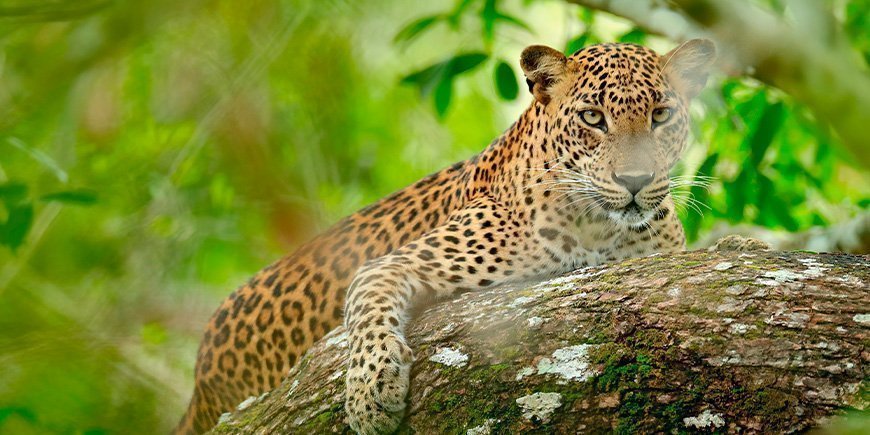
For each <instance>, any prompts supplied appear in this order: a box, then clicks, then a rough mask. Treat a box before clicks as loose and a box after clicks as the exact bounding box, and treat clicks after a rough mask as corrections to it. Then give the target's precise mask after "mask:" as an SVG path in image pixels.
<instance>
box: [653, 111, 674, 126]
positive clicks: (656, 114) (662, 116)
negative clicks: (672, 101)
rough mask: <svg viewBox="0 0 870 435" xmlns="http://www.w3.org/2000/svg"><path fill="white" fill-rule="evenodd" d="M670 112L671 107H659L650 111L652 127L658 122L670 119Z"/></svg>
mask: <svg viewBox="0 0 870 435" xmlns="http://www.w3.org/2000/svg"><path fill="white" fill-rule="evenodd" d="M671 112H672V111H671V109H669V108H667V107H659V108H658V109H655V110H653V112H652V122H653V127H655V126H657V125H659V124H664V123H665V122H668V120H669V119H671Z"/></svg>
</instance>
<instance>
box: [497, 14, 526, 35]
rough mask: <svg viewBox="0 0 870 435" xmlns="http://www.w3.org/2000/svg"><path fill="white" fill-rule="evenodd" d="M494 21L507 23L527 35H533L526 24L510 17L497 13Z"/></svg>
mask: <svg viewBox="0 0 870 435" xmlns="http://www.w3.org/2000/svg"><path fill="white" fill-rule="evenodd" d="M496 19H498V20H501V21H504V22H507V23H509V24H513V25H514V26H517V27H519V28H521V29H523V30H525V31H527V32H529V33H534V31H533V30H532V28H531V27H530V26H529V25H528V24H526V23H525V22H524V21H522V20H520V19H519V18H517V17H514V16H512V15H508V14H502V13H499V14H498V16H496Z"/></svg>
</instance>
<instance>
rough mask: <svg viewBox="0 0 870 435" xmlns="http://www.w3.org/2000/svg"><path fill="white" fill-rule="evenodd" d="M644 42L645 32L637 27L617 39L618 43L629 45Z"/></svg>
mask: <svg viewBox="0 0 870 435" xmlns="http://www.w3.org/2000/svg"><path fill="white" fill-rule="evenodd" d="M645 41H646V32H644V31H643V30H641V29H640V28H638V27H635V28H633V29H631V30H630V31H629V32H628V33H626V34H624V35H622V36H620V37H619V42H625V43H631V44H643V43H644V42H645Z"/></svg>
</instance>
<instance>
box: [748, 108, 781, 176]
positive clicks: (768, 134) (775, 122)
mask: <svg viewBox="0 0 870 435" xmlns="http://www.w3.org/2000/svg"><path fill="white" fill-rule="evenodd" d="M782 121H783V105H782V102H781V101H780V102H777V103H775V104H771V105H769V106H767V107H766V108H765V109H764V113H763V114H762V115H761V118H760V119H759V120H758V124H757V125H756V127H755V131H753V132H752V135H751V136H750V137H749V144H750V147H749V149H750V154H749V155H750V160H751V162H752V166H753V167H755V168H757V167H758V165H759V164H761V160H762V159H764V154H765V153H766V152H767V149H768V148H769V147H770V144H771V142H773V138H774V137H775V136H776V133H777V132H778V131H779V127H780V126H781V125H782Z"/></svg>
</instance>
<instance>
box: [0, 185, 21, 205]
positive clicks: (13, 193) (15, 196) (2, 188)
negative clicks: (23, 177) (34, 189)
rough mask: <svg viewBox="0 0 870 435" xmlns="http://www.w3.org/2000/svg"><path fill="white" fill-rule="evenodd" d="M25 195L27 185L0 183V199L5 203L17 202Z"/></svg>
mask: <svg viewBox="0 0 870 435" xmlns="http://www.w3.org/2000/svg"><path fill="white" fill-rule="evenodd" d="M26 197H27V185H25V184H22V183H5V184H0V200H2V201H3V202H5V203H7V204H17V203H19V202H20V201H21V200H23V199H24V198H26Z"/></svg>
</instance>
